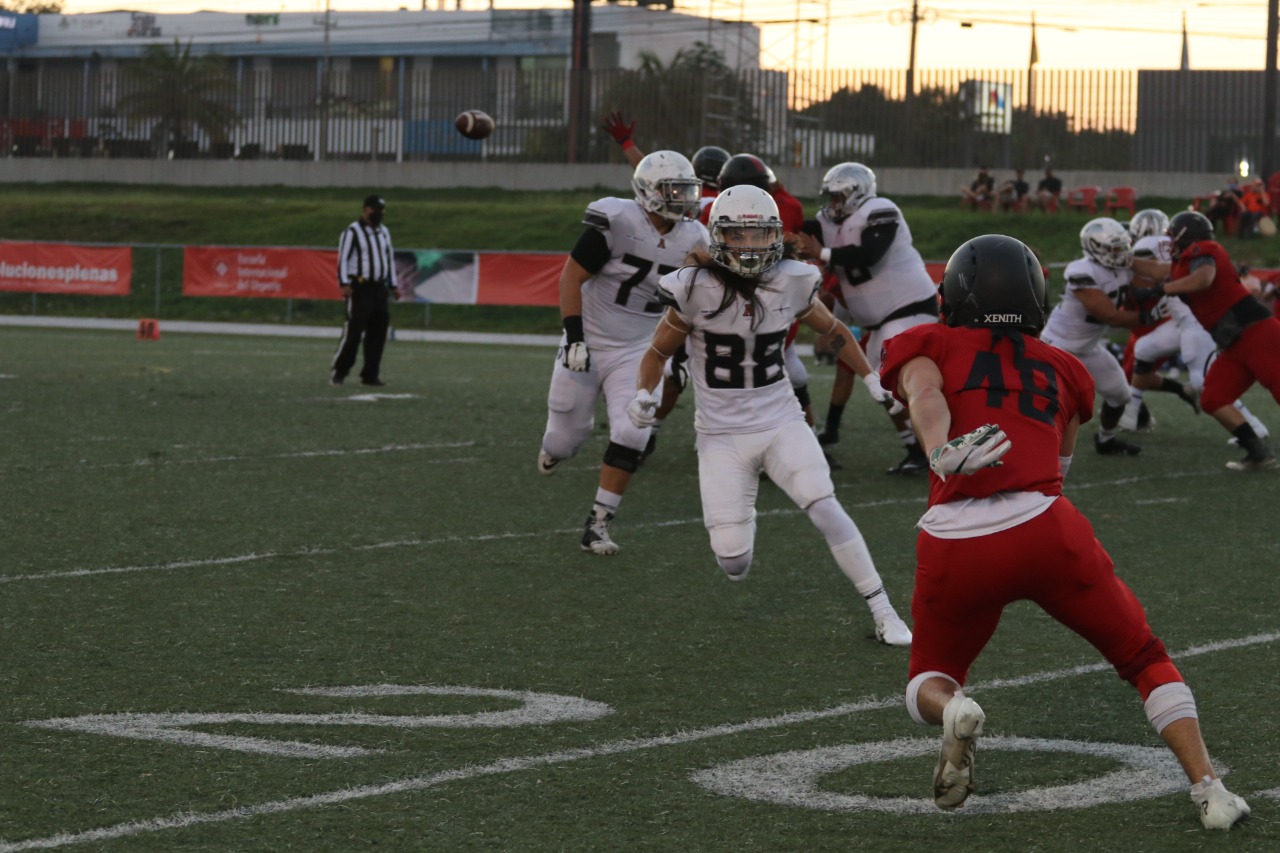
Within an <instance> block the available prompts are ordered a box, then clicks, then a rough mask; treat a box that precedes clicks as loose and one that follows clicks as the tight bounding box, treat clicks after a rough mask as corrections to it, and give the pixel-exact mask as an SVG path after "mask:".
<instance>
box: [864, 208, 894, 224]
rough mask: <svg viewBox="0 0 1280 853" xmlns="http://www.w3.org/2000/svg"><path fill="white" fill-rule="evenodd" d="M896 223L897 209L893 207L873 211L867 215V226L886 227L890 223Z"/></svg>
mask: <svg viewBox="0 0 1280 853" xmlns="http://www.w3.org/2000/svg"><path fill="white" fill-rule="evenodd" d="M897 221H898V209H897V208H895V207H885V208H881V209H880V210H873V211H871V212H870V213H868V214H867V226H868V227H870V226H872V225H886V224H888V223H890V222H897Z"/></svg>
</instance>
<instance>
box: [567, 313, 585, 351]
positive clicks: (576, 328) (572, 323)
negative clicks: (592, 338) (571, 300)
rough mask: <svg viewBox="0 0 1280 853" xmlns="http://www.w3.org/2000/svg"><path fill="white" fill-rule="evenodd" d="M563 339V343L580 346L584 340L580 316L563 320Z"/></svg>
mask: <svg viewBox="0 0 1280 853" xmlns="http://www.w3.org/2000/svg"><path fill="white" fill-rule="evenodd" d="M564 337H565V341H566V342H568V343H571V344H580V343H582V342H583V341H585V340H586V335H584V334H583V332H582V315H581V314H575V315H573V316H572V317H565V318H564Z"/></svg>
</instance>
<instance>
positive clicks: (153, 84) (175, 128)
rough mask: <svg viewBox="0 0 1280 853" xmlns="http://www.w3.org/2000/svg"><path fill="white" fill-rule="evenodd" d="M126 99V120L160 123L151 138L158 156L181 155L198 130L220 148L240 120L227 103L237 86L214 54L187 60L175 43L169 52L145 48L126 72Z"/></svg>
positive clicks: (123, 102) (188, 47)
mask: <svg viewBox="0 0 1280 853" xmlns="http://www.w3.org/2000/svg"><path fill="white" fill-rule="evenodd" d="M124 78H125V82H126V86H127V90H128V94H126V95H124V96H123V97H122V98H120V100H119V103H118V107H119V109H120V112H121V113H122V114H124V115H125V116H126V117H127V118H130V119H158V120H159V121H158V122H157V124H156V126H155V131H154V133H153V135H152V138H153V140H154V141H155V143H156V146H155V147H156V156H157V157H161V158H163V157H165V156H166V155H168V154H169V152H171V151H175V150H180V149H181V147H182V146H181V143H183V142H185V141H186V140H187V139H188V138H190V135H191V132H192V130H193V129H194V128H199V129H200V130H201V131H203V132H204V134H205V135H206V136H208V137H209V138H210V139H212V140H214V141H216V142H223V141H225V140H226V138H227V132H228V131H229V130H230V129H231V128H232V127H233V126H234V125H236V124H237V123H239V119H238V118H237V116H236V111H235V109H234V107H233V106H232V105H231V103H230V99H231V96H232V95H233V94H234V93H235V82H234V81H233V80H232V79H231V78H230V77H229V76H228V75H227V69H226V64H225V63H224V61H223V60H222V58H221V57H219V56H216V55H214V54H206V55H204V56H192V55H191V42H189V41H188V42H187V45H186V47H183V46H182V45H180V44H179V43H178V41H177V39H175V40H174V42H173V49H172V50H169V49H168V48H165V47H161V46H160V45H155V44H153V45H148V46H147V48H146V50H145V51H143V54H142V59H141V60H139V61H138V62H136V63H134V64H131V65H128V66H126V67H125V71H124Z"/></svg>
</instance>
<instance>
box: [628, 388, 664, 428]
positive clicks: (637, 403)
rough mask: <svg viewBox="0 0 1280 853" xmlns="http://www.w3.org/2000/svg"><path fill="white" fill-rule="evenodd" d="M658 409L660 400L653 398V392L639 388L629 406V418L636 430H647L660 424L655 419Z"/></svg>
mask: <svg viewBox="0 0 1280 853" xmlns="http://www.w3.org/2000/svg"><path fill="white" fill-rule="evenodd" d="M657 409H658V398H657V397H655V396H653V392H652V391H646V390H645V389H644V388H637V389H636V395H635V396H634V397H632V398H631V402H630V403H628V404H627V417H629V418H631V423H633V424H635V425H636V428H638V429H645V428H647V427H651V426H653V425H654V424H655V423H657V422H658V419H657V418H656V417H654V415H655V413H656V412H657Z"/></svg>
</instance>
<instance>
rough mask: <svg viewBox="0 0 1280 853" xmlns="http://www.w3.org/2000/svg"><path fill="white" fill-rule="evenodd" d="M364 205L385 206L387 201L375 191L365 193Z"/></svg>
mask: <svg viewBox="0 0 1280 853" xmlns="http://www.w3.org/2000/svg"><path fill="white" fill-rule="evenodd" d="M364 206H365V207H386V206H387V203H386V202H385V201H383V200H382V196H380V195H378V194H377V193H374V194H373V195H367V196H365V197H364Z"/></svg>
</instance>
